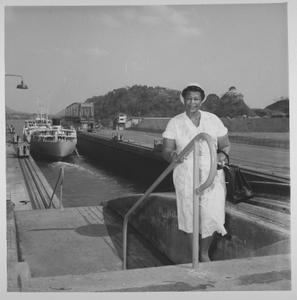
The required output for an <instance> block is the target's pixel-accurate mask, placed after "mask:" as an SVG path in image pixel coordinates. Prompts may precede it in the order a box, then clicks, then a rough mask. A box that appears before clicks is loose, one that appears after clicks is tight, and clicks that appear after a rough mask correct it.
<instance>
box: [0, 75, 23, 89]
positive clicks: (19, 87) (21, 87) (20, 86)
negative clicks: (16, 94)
mask: <svg viewBox="0 0 297 300" xmlns="http://www.w3.org/2000/svg"><path fill="white" fill-rule="evenodd" d="M5 76H16V77H21V78H22V81H21V84H18V85H17V87H16V88H17V89H23V90H26V89H28V86H26V85H25V84H24V81H23V76H21V75H12V74H5Z"/></svg>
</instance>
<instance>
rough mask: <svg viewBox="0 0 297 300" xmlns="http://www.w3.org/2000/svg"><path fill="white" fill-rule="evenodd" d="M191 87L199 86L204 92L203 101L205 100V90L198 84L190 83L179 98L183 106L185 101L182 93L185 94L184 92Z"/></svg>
mask: <svg viewBox="0 0 297 300" xmlns="http://www.w3.org/2000/svg"><path fill="white" fill-rule="evenodd" d="M189 86H197V87H199V88H200V89H201V90H202V91H203V92H204V99H203V101H204V100H205V91H204V89H203V88H202V87H201V86H200V85H199V84H198V83H195V82H193V83H189V84H188V85H187V86H186V87H185V88H184V89H183V90H182V91H181V93H180V96H179V98H180V101H181V102H182V103H183V104H184V103H185V99H184V97H183V95H182V93H183V91H184V90H185V89H186V88H188V87H189ZM203 101H202V102H203Z"/></svg>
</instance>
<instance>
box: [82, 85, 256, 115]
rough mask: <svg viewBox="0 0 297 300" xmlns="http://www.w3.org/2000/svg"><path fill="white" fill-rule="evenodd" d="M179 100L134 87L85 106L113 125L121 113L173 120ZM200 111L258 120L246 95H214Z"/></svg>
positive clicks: (175, 94)
mask: <svg viewBox="0 0 297 300" xmlns="http://www.w3.org/2000/svg"><path fill="white" fill-rule="evenodd" d="M179 96H180V91H178V90H173V89H167V88H163V87H147V86H141V85H134V86H132V87H125V88H119V89H115V90H113V91H111V92H109V93H107V94H106V95H104V96H97V97H96V96H94V97H92V98H89V99H87V100H86V101H85V102H86V103H91V102H92V103H93V104H94V115H95V119H97V120H101V121H102V120H108V119H109V121H110V120H111V119H112V118H113V117H114V116H115V115H116V114H118V113H119V112H121V113H125V114H127V115H128V116H141V117H167V118H171V117H173V116H175V115H177V114H179V113H181V112H182V111H183V105H182V103H181V101H180V98H179ZM201 109H202V110H205V111H209V112H212V113H214V114H216V115H217V116H218V117H220V118H227V117H229V118H234V117H242V116H247V117H255V116H257V114H256V113H255V112H254V111H253V110H252V109H250V108H249V107H248V106H247V105H246V104H245V102H244V100H243V95H242V94H240V93H237V92H234V91H233V92H232V91H231V92H230V91H229V92H227V93H225V94H224V95H223V96H222V97H221V98H219V97H218V96H217V95H215V94H210V95H208V96H207V98H206V100H205V102H204V103H203V104H202V106H201Z"/></svg>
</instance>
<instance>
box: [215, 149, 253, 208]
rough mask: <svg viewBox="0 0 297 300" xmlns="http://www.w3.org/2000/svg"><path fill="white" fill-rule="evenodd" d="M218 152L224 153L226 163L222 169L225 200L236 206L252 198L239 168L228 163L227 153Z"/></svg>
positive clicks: (248, 186) (251, 193) (251, 192)
mask: <svg viewBox="0 0 297 300" xmlns="http://www.w3.org/2000/svg"><path fill="white" fill-rule="evenodd" d="M219 152H222V153H224V154H225V156H226V157H227V161H228V162H227V163H226V164H225V165H224V167H223V170H224V173H225V181H226V188H227V197H226V200H227V201H228V202H231V203H233V204H237V203H240V202H244V201H247V200H249V199H251V198H253V197H254V193H253V191H252V188H251V186H250V184H249V182H248V181H247V180H246V178H245V177H244V176H243V174H242V173H241V170H240V168H239V167H238V166H236V165H234V164H231V163H230V160H229V155H228V154H227V153H225V152H224V151H221V150H219V151H218V153H219Z"/></svg>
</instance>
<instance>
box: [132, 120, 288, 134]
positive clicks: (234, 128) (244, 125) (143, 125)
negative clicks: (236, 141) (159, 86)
mask: <svg viewBox="0 0 297 300" xmlns="http://www.w3.org/2000/svg"><path fill="white" fill-rule="evenodd" d="M221 121H222V122H223V123H224V125H225V126H226V127H227V128H228V131H229V132H289V131H290V119H289V118H253V119H248V118H247V119H245V118H234V119H227V118H221ZM168 122H169V118H159V119H158V118H156V119H154V118H151V119H149V118H147V119H144V120H142V121H141V122H140V123H139V124H137V125H136V126H133V127H132V128H131V129H132V130H135V131H149V132H154V133H162V132H164V130H165V128H166V125H167V123H168Z"/></svg>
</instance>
